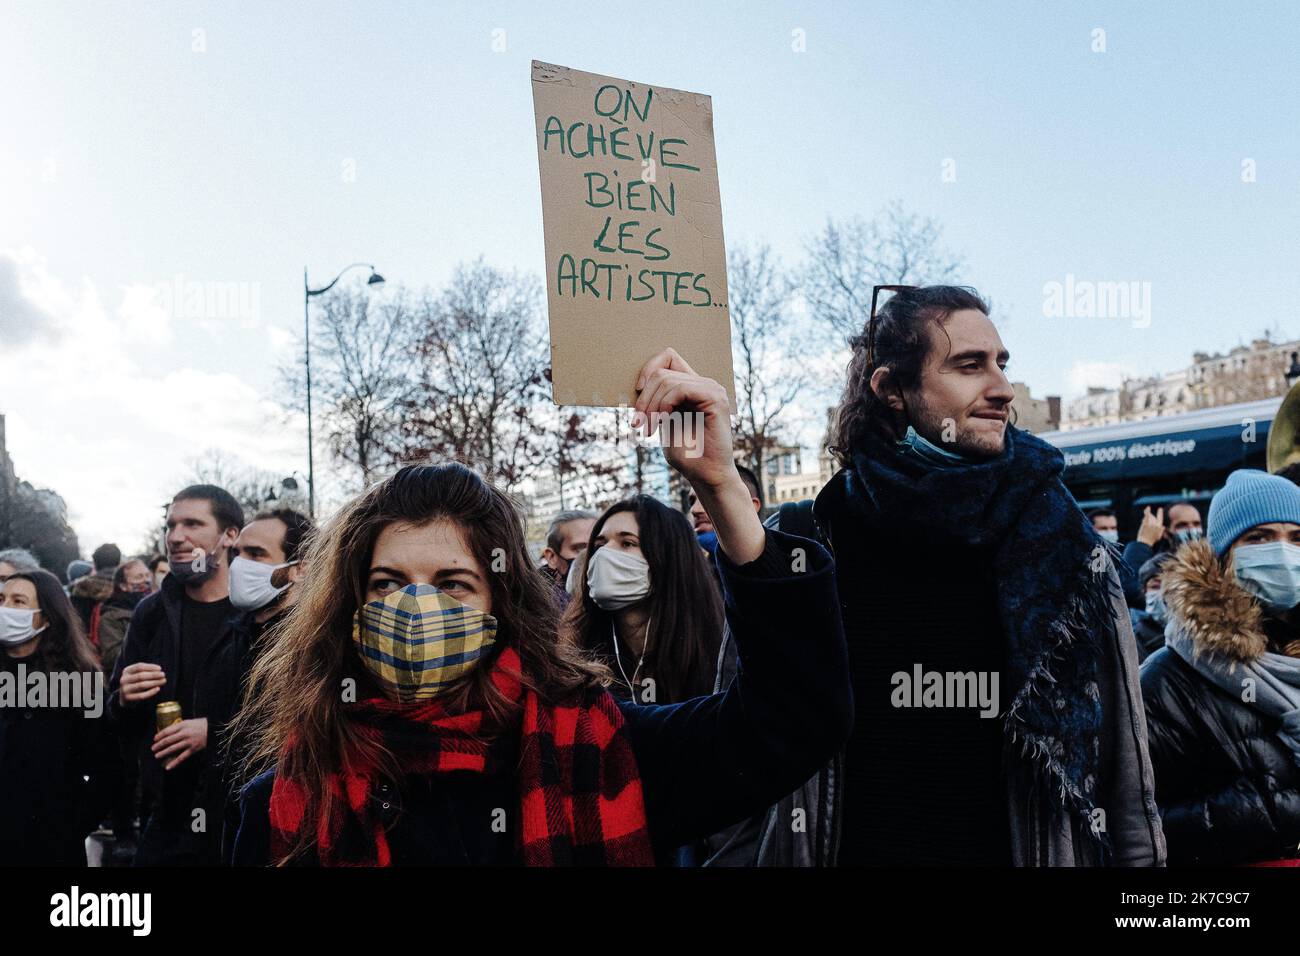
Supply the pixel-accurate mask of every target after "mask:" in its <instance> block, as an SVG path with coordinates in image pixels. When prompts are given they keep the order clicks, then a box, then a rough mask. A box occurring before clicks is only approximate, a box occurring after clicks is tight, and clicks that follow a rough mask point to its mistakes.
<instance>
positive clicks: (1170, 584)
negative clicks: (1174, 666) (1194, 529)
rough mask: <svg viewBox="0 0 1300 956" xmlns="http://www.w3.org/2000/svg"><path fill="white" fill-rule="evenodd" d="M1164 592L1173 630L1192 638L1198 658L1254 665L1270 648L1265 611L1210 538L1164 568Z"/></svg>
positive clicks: (1192, 545)
mask: <svg viewBox="0 0 1300 956" xmlns="http://www.w3.org/2000/svg"><path fill="white" fill-rule="evenodd" d="M1160 590H1161V592H1162V593H1163V594H1164V596H1165V607H1167V608H1168V609H1169V617H1170V623H1171V626H1173V627H1178V628H1181V629H1182V630H1183V631H1184V632H1186V633H1187V634H1188V635H1189V636H1190V637H1191V639H1192V646H1193V647H1194V648H1195V651H1196V653H1197V654H1203V653H1207V652H1210V653H1215V654H1221V655H1223V656H1224V657H1226V658H1228V659H1229V660H1233V661H1240V662H1243V663H1249V662H1250V661H1253V660H1255V659H1257V658H1258V657H1259V656H1260V655H1261V654H1263V653H1264V652H1265V651H1267V650H1268V635H1267V634H1266V633H1265V632H1264V611H1263V608H1262V607H1261V606H1260V603H1259V601H1258V600H1257V599H1256V598H1255V596H1254V595H1253V594H1251V593H1250V592H1249V591H1247V590H1246V589H1245V588H1243V587H1242V586H1241V585H1240V584H1238V583H1237V578H1236V575H1235V574H1234V573H1233V571H1232V568H1231V565H1230V563H1228V562H1225V561H1222V560H1220V559H1219V558H1218V556H1217V555H1215V553H1214V549H1213V548H1212V547H1210V542H1209V541H1208V540H1206V539H1204V538H1202V539H1200V540H1198V541H1189V542H1188V543H1186V544H1184V545H1183V546H1182V547H1181V548H1179V549H1178V550H1177V551H1176V552H1175V553H1174V556H1173V559H1172V560H1171V561H1170V562H1169V563H1167V564H1166V565H1164V567H1162V568H1161V569H1160Z"/></svg>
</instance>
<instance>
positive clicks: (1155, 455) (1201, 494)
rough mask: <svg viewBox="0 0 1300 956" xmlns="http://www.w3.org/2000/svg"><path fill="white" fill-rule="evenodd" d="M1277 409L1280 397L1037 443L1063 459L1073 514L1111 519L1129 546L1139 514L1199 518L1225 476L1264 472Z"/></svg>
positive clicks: (1048, 436)
mask: <svg viewBox="0 0 1300 956" xmlns="http://www.w3.org/2000/svg"><path fill="white" fill-rule="evenodd" d="M1281 404H1282V397H1281V396H1278V397H1277V398H1266V399H1263V400H1261V401H1257V402H1242V403H1240V404H1237V405H1220V406H1219V407H1217V408H1204V409H1198V410H1196V411H1193V412H1183V413H1181V414H1177V415H1162V416H1159V417H1157V418H1146V419H1143V420H1141V421H1133V422H1119V423H1118V424H1115V425H1098V426H1096V427H1093V428H1077V429H1073V430H1070V431H1055V432H1045V433H1040V434H1039V435H1038V437H1039V438H1041V439H1043V440H1044V441H1046V442H1049V443H1050V444H1052V445H1055V446H1056V447H1057V448H1059V449H1060V450H1061V451H1062V453H1064V455H1065V474H1064V476H1063V479H1064V481H1065V486H1066V487H1067V488H1068V489H1069V490H1070V494H1072V495H1074V499H1075V501H1077V502H1078V504H1079V507H1080V508H1081V509H1083V510H1084V511H1085V512H1087V511H1091V510H1092V509H1094V508H1107V509H1109V510H1111V511H1114V512H1115V516H1116V518H1117V519H1118V520H1119V533H1120V539H1121V540H1124V541H1131V540H1133V539H1134V538H1136V537H1137V531H1138V526H1139V525H1140V524H1141V523H1142V510H1143V509H1144V508H1146V507H1148V506H1149V507H1150V508H1151V509H1152V511H1154V510H1155V509H1156V508H1168V507H1169V506H1170V505H1171V504H1177V503H1178V502H1188V503H1190V504H1192V505H1195V506H1196V508H1197V509H1198V510H1199V511H1200V512H1201V515H1202V517H1204V515H1205V511H1206V508H1207V507H1208V505H1209V502H1210V498H1211V497H1212V496H1213V495H1214V493H1215V492H1216V491H1218V490H1219V489H1220V488H1222V487H1223V484H1224V482H1225V481H1226V480H1227V477H1228V473H1229V472H1232V471H1235V470H1237V469H1238V468H1260V469H1263V468H1265V457H1266V451H1265V450H1266V448H1267V447H1268V430H1269V426H1270V425H1272V423H1273V418H1274V416H1276V414H1277V410H1278V407H1279V406H1280V405H1281Z"/></svg>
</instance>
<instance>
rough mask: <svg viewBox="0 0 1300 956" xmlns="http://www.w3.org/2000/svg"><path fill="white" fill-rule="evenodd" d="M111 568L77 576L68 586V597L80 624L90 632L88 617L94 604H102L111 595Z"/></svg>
mask: <svg viewBox="0 0 1300 956" xmlns="http://www.w3.org/2000/svg"><path fill="white" fill-rule="evenodd" d="M113 573H114V572H113V569H112V568H109V569H108V570H107V571H96V572H95V573H93V574H87V575H84V576H83V577H79V578H77V580H75V581H73V582H72V584H71V586H69V588H68V599H69V600H70V601H72V606H73V607H74V608H76V609H77V615H78V616H79V617H80V618H81V626H82V627H84V628H85V629H86V633H87V634H89V633H90V619H91V616H92V615H93V614H94V613H95V606H96V605H98V604H103V603H104V602H105V601H107V600H108V599H109V598H110V597H112V596H113Z"/></svg>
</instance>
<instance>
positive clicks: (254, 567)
mask: <svg viewBox="0 0 1300 956" xmlns="http://www.w3.org/2000/svg"><path fill="white" fill-rule="evenodd" d="M291 564H297V562H296V561H286V562H285V563H284V564H263V563H262V562H261V561H252V560H250V559H248V558H235V560H233V561H231V562H230V603H231V604H233V605H234V606H235V607H237V608H239V609H240V610H241V611H258V610H261V609H262V608H264V607H266V606H267V605H268V604H270V603H271V602H272V601H274V600H275V599H276V598H278V597H279V596H280V595H281V594H283V593H284V592H285V591H286V590H287V589H288V587H289V585H288V584H286V585H285V586H284V587H279V588H277V587H276V586H275V585H273V584H272V583H271V575H272V574H274V573H275V572H276V571H278V570H279V569H280V568H287V567H288V566H289V565H291Z"/></svg>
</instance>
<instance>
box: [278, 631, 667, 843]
mask: <svg viewBox="0 0 1300 956" xmlns="http://www.w3.org/2000/svg"><path fill="white" fill-rule="evenodd" d="M519 674H520V661H519V655H518V653H516V651H515V650H514V649H513V648H506V649H505V650H504V651H503V652H502V653H501V654H500V655H499V657H498V658H497V660H496V662H495V663H494V664H493V665H492V680H493V683H495V684H496V686H497V687H498V688H499V689H500V690H501V691H502V692H503V693H504V694H505V695H506V696H507V697H510V698H511V699H512V700H514V701H516V702H518V703H521V704H522V705H523V724H522V729H521V733H522V737H521V740H520V748H519V751H518V752H519V755H520V757H519V763H518V769H517V774H518V790H519V799H520V808H521V813H520V820H521V829H522V833H521V834H520V837H521V843H520V847H519V852H520V858H521V861H522V862H523V863H524V865H526V866H574V865H577V866H652V865H653V864H654V854H653V852H652V850H651V845H650V836H649V831H648V830H647V828H646V818H645V803H644V800H643V799H642V794H641V777H640V774H639V772H638V770H637V765H636V757H635V756H634V754H633V753H632V745H631V743H630V742H629V741H628V739H627V734H626V732H625V731H624V729H623V715H622V714H621V713H620V712H619V709H618V705H617V704H615V703H614V699H613V698H612V697H610V695H609V694H608V693H607V692H606V691H605V690H604V689H603V688H600V687H593V688H590V689H588V690H586V691H584V692H583V693H582V694H581V696H580V699H578V700H575V701H574V702H573V703H571V704H561V705H556V706H550V705H547V704H543V703H542V702H541V701H540V700H539V699H538V696H537V694H536V693H534V692H532V691H530V690H527V689H526V688H525V687H524V686H523V684H522V682H521V681H520V679H519ZM350 716H351V717H352V719H353V720H354V721H356V722H357V724H358V725H359V726H360V728H361V731H362V733H364V734H367V735H369V736H370V737H371V738H372V739H374V740H375V741H376V742H379V743H381V744H382V745H383V746H384V748H385V749H387V750H388V751H390V752H391V753H393V754H394V755H395V756H396V757H397V759H398V761H399V763H400V764H401V766H402V767H404V768H406V769H408V770H409V772H411V773H413V774H421V773H425V774H432V773H447V772H450V771H466V770H468V771H472V772H479V773H494V772H508V771H507V770H506V768H505V767H503V765H502V759H501V756H500V754H501V752H502V751H501V748H493V747H492V746H491V745H490V744H488V743H485V742H483V741H482V740H479V739H477V738H476V737H475V733H476V732H477V730H478V729H479V726H480V724H481V723H482V717H483V715H482V713H481V712H479V711H474V712H471V713H465V714H456V715H448V714H447V713H446V712H445V711H444V710H443V708H442V705H441V704H440V703H439V702H438V701H437V700H436V699H435V700H432V701H426V702H421V703H419V704H398V703H394V702H392V701H389V700H387V699H386V698H375V699H370V700H364V701H360V702H358V703H357V704H355V705H353V706H352V709H351V711H350ZM593 757H594V759H593ZM375 782H376V772H375V768H373V767H368V766H356V765H354V766H352V767H350V768H348V769H347V770H345V771H343V772H341V773H338V774H335V776H334V778H333V779H332V780H331V782H330V787H331V790H332V791H333V795H334V798H335V806H336V807H338V808H339V809H338V810H337V811H336V812H335V813H334V814H332V815H331V816H332V819H329V820H326V819H320V820H317V821H314V822H313V821H307V820H304V819H303V816H304V811H305V808H306V799H305V797H306V794H305V792H304V789H303V787H302V785H301V784H300V783H298V782H295V781H292V780H289V779H287V778H286V777H285V776H284V775H283V774H277V775H276V778H275V782H274V784H273V786H272V788H271V807H270V817H271V853H272V857H273V858H274V859H280V858H282V857H283V856H284V855H285V854H286V853H287V852H288V851H289V850H290V848H291V847H292V846H293V845H294V844H295V843H296V841H297V839H298V834H299V832H300V831H301V829H302V827H304V826H312V825H314V826H315V828H316V841H315V842H316V854H317V858H318V859H319V861H320V863H321V864H322V865H323V866H389V865H390V864H391V862H392V853H391V850H390V848H389V845H388V837H387V834H386V833H385V832H384V827H383V825H382V823H381V821H380V819H379V817H378V814H377V813H376V812H375V810H374V801H373V800H372V799H371V794H372V792H373V785H374V783H375Z"/></svg>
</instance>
